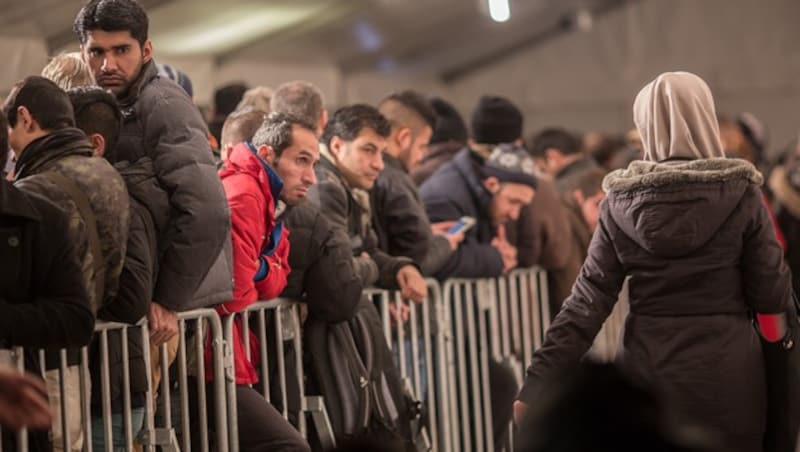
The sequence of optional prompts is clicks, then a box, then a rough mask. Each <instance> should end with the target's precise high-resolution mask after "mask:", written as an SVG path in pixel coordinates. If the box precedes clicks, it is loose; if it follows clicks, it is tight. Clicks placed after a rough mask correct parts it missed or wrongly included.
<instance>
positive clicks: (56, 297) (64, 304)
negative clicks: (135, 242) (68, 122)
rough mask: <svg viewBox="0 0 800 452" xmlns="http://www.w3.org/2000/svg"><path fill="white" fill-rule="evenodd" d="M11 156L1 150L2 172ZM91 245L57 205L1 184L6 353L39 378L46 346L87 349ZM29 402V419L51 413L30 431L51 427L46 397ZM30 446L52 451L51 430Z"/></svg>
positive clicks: (9, 443) (1, 306) (1, 314)
mask: <svg viewBox="0 0 800 452" xmlns="http://www.w3.org/2000/svg"><path fill="white" fill-rule="evenodd" d="M7 148H8V123H7V122H6V117H5V115H4V114H3V113H0V149H2V150H5V149H7ZM7 158H8V153H6V152H0V167H2V166H4V165H5V164H6V159H7ZM81 232H82V231H81ZM85 242H86V237H85V234H83V235H80V236H79V237H77V238H76V237H75V236H74V235H72V234H71V232H70V227H69V222H68V217H67V215H66V214H65V213H64V211H62V210H61V209H59V208H58V207H57V206H56V205H55V204H53V203H52V202H50V201H48V200H46V199H45V198H43V197H40V196H38V195H35V194H33V193H27V194H26V193H24V192H23V191H21V190H19V189H17V188H15V187H13V186H12V185H11V183H9V182H8V181H6V180H5V179H0V267H2V268H3V271H2V272H0V348H4V349H7V348H11V347H25V348H26V361H27V363H26V367H27V368H28V369H29V370H31V371H33V372H36V373H39V372H41V370H40V369H41V368H40V366H39V362H38V361H39V352H38V350H39V349H40V348H62V347H82V346H84V345H87V344H88V343H89V341H90V340H91V337H92V332H93V330H94V316H93V315H92V311H91V309H90V305H89V294H88V293H87V288H86V285H85V283H84V275H83V271H82V269H81V265H80V261H79V259H78V255H77V253H76V251H77V250H76V247H77V246H79V245H80V244H82V243H85ZM20 378H22V377H21V376H20ZM40 378H41V377H40ZM42 385H43V384H42ZM7 390H8V391H10V392H11V391H15V388H7ZM17 390H19V391H22V390H23V387H22V386H20V387H19V388H17ZM29 396H36V397H37V398H38V399H41V400H40V402H41V403H42V404H37V405H31V406H29V407H25V408H28V409H30V411H29V414H31V415H33V414H47V416H45V418H40V419H43V420H42V421H38V422H36V425H31V427H35V428H43V427H44V426H45V425H48V426H49V425H50V423H49V421H48V418H49V417H50V408H49V406H48V404H47V395H46V394H41V395H40V394H38V393H37V394H32V395H31V394H29ZM23 401H24V402H25V403H30V401H29V400H23V399H20V402H23ZM12 408H16V409H17V410H19V409H20V408H21V407H7V411H8V413H7V414H8V416H12V414H13V413H12ZM45 412H46V413H45ZM21 417H22V416H21ZM18 420H21V419H18ZM6 426H7V425H4V427H6ZM8 426H9V427H13V428H18V427H20V426H19V425H13V424H12V425H8ZM45 428H46V427H45ZM15 440H16V435H3V437H2V447H3V449H5V450H15V449H16V445H15V444H13V442H14V441H15ZM28 440H29V446H30V449H31V450H36V451H50V450H51V449H50V444H49V441H48V440H47V433H46V432H39V431H33V432H31V434H30V436H29V438H28Z"/></svg>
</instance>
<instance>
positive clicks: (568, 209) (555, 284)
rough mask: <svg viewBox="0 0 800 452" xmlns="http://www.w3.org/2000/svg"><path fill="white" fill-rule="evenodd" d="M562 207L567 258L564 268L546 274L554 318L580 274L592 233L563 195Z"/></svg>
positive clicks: (572, 202)
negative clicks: (565, 218)
mask: <svg viewBox="0 0 800 452" xmlns="http://www.w3.org/2000/svg"><path fill="white" fill-rule="evenodd" d="M562 203H563V204H562V205H563V207H564V212H565V215H566V217H567V222H568V223H569V240H570V242H571V243H570V245H569V246H568V247H567V248H568V249H569V251H570V252H569V255H568V256H567V260H566V265H564V267H562V268H559V269H555V270H551V271H549V272H548V274H547V276H548V282H549V287H550V313H551V315H553V316H555V315H556V314H557V313H558V311H559V310H560V309H561V305H562V304H563V303H564V300H566V299H567V297H569V295H570V294H571V293H572V286H573V284H575V280H576V279H578V274H580V272H581V266H583V261H585V260H586V254H587V252H588V251H589V242H590V241H591V240H592V231H590V230H589V227H588V226H587V225H586V221H585V220H584V219H583V213H581V208H580V206H579V205H578V203H577V202H575V200H574V199H571V198H568V197H567V195H565V196H564V197H563V198H562Z"/></svg>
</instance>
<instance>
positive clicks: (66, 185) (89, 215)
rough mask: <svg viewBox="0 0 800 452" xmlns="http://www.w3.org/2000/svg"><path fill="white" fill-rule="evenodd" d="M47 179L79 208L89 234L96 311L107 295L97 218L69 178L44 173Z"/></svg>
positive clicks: (56, 173) (83, 194) (55, 173)
mask: <svg viewBox="0 0 800 452" xmlns="http://www.w3.org/2000/svg"><path fill="white" fill-rule="evenodd" d="M44 174H45V175H47V177H48V178H49V179H50V181H52V182H53V183H54V184H56V185H57V186H58V187H59V188H60V189H62V190H64V191H65V192H66V193H67V195H69V197H70V198H71V199H72V201H73V202H74V203H75V205H76V206H77V207H78V212H79V213H80V214H81V218H83V221H84V223H86V228H87V230H88V232H89V248H90V249H91V251H92V263H93V268H94V295H95V306H93V307H92V309H93V310H94V311H97V309H98V308H99V307H100V306H101V305H102V304H103V295H104V294H105V280H106V278H105V276H106V265H105V259H104V258H103V248H102V246H101V244H100V234H99V233H98V232H97V218H96V217H95V215H94V211H92V207H91V206H90V205H89V198H87V196H86V194H85V193H83V191H81V189H80V188H79V187H78V186H77V185H76V184H75V182H73V181H72V180H70V179H69V178H68V177H66V176H64V175H63V174H61V173H58V172H56V171H48V172H46V173H44Z"/></svg>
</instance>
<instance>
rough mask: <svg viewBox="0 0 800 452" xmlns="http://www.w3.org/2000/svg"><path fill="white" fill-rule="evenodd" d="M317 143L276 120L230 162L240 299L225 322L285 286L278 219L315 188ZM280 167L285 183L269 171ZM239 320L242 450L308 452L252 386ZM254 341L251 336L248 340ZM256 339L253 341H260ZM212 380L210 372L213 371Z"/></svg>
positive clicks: (225, 177) (297, 124) (290, 122)
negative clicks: (290, 206) (276, 166)
mask: <svg viewBox="0 0 800 452" xmlns="http://www.w3.org/2000/svg"><path fill="white" fill-rule="evenodd" d="M318 160H319V144H318V142H317V138H316V136H315V135H314V132H313V125H312V124H306V123H305V122H303V121H301V120H298V119H296V118H294V117H292V116H290V115H287V114H283V113H273V114H271V115H270V116H269V117H268V118H267V119H266V121H264V124H263V125H262V126H261V127H260V128H259V129H258V131H257V132H256V134H255V136H254V137H253V139H252V141H250V142H244V143H239V144H238V145H236V146H235V147H234V148H233V149H232V150H231V152H230V154H229V155H228V159H227V160H225V162H224V166H225V167H224V168H223V169H222V170H220V177H221V178H222V184H223V186H224V188H225V193H226V195H227V197H228V203H229V205H230V210H231V224H232V228H231V233H232V238H233V263H234V297H233V300H231V301H229V302H227V303H224V304H222V305H219V306H217V307H216V310H217V312H218V313H220V315H223V316H224V315H228V314H233V313H236V312H239V311H242V310H244V309H245V308H247V306H249V305H251V304H253V303H255V302H256V301H258V300H269V299H272V298H275V297H277V296H278V294H280V292H281V291H282V290H283V289H284V287H285V286H286V277H287V275H288V274H289V272H290V267H289V264H288V254H289V240H288V235H289V230H288V228H286V227H285V226H284V225H283V223H282V222H281V221H280V220H279V219H278V217H279V216H280V214H281V212H282V211H283V210H284V209H285V208H286V206H285V204H296V203H299V202H300V201H302V200H303V198H305V196H306V193H307V192H308V189H309V188H310V187H311V186H312V185H313V184H314V183H315V182H316V177H315V175H314V165H315V164H316V162H317V161H318ZM278 161H280V162H281V165H282V166H283V168H284V171H283V174H282V175H283V178H281V177H279V176H278V175H277V174H276V173H275V171H274V170H273V169H272V168H271V167H270V165H276V163H277V162H278ZM241 328H242V324H241V319H239V318H237V319H236V320H235V321H234V326H233V357H234V372H235V379H236V385H237V386H236V399H237V419H238V431H239V444H240V447H241V449H242V450H253V451H256V450H259V451H260V450H264V451H266V450H292V451H294V450H297V451H306V450H309V447H308V444H307V443H306V442H305V440H303V438H302V437H301V436H300V434H299V433H298V432H297V431H296V430H295V429H294V428H293V427H292V426H291V425H290V424H289V423H288V422H287V421H286V420H285V419H284V418H283V417H281V415H280V413H278V411H277V410H276V409H275V408H274V407H273V406H272V405H270V404H269V402H268V401H267V400H266V399H264V397H263V396H261V395H260V394H259V393H258V392H257V391H256V390H255V389H253V388H252V387H250V386H249V385H251V384H255V383H257V382H258V375H257V374H256V370H255V365H257V359H258V357H257V356H256V355H257V354H256V355H251V356H248V355H247V354H246V349H247V348H246V346H245V344H244V340H243V338H242V330H241ZM250 334H251V333H250ZM255 340H256V339H255V337H253V336H250V342H251V343H253V342H254V341H255ZM209 375H211V373H210V372H209Z"/></svg>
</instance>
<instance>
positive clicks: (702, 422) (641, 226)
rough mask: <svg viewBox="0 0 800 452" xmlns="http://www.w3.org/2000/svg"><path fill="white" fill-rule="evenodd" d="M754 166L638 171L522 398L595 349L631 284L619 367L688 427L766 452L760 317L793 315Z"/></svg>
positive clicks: (650, 166)
mask: <svg viewBox="0 0 800 452" xmlns="http://www.w3.org/2000/svg"><path fill="white" fill-rule="evenodd" d="M761 183H762V176H761V174H760V173H758V172H757V171H756V169H755V168H754V167H753V166H752V165H751V164H749V163H747V162H745V161H743V160H733V159H709V160H695V161H690V162H685V163H673V162H669V163H652V162H633V163H632V164H631V165H630V166H629V167H628V169H627V170H619V171H615V172H613V173H611V174H610V175H609V176H607V177H606V179H605V182H604V184H603V185H604V189H605V191H606V192H607V193H608V198H607V199H606V200H605V201H604V202H603V204H601V209H600V222H599V224H598V227H597V231H596V232H595V234H594V237H593V238H592V242H591V245H590V247H589V253H588V257H587V259H586V262H585V263H584V265H583V268H582V269H581V273H580V275H579V276H578V280H577V281H576V283H575V286H574V288H573V290H572V295H570V296H569V298H567V299H566V301H565V302H564V307H563V308H562V310H561V312H559V313H558V316H556V319H555V321H554V322H553V324H552V326H551V327H550V329H549V330H548V331H547V336H546V338H545V341H544V344H543V346H542V347H541V348H540V349H539V350H538V351H536V353H534V356H533V360H532V362H531V365H530V367H529V368H528V371H527V378H526V382H525V386H524V387H523V389H522V392H521V393H520V398H521V399H523V400H527V401H528V402H530V403H535V401H536V398H537V393H538V392H539V390H541V389H542V388H541V387H540V383H541V382H542V381H543V379H544V377H545V376H548V375H552V374H553V372H554V371H557V370H564V369H566V368H567V367H569V366H570V365H571V364H573V363H577V362H578V360H579V359H580V358H581V357H582V356H583V354H584V353H585V352H586V351H587V350H588V349H589V347H590V346H591V343H592V340H593V339H594V337H595V336H596V335H597V333H598V331H599V330H600V327H601V326H602V324H603V322H604V321H605V319H606V317H608V315H609V314H610V313H611V310H612V309H613V307H614V304H615V302H616V300H617V296H618V294H619V291H620V289H621V288H622V284H623V282H624V280H625V279H626V277H627V278H629V299H630V314H629V316H628V318H627V320H626V322H625V330H624V336H623V339H622V343H621V348H622V350H621V353H620V354H619V355H618V356H620V359H621V364H622V365H623V366H624V367H625V368H627V369H628V370H629V371H630V372H631V373H632V374H633V375H635V376H636V377H638V378H640V379H641V380H642V381H643V382H644V383H645V384H647V385H649V386H650V387H653V388H656V389H657V390H659V391H660V392H661V393H662V395H663V396H664V397H665V400H667V401H669V402H670V403H671V404H673V405H674V407H675V409H676V411H677V413H678V414H679V415H680V416H681V419H682V420H683V421H685V422H687V423H688V424H689V425H694V426H700V427H703V428H705V429H707V430H708V431H709V432H712V433H714V434H716V435H717V436H718V437H719V438H720V439H722V440H723V442H724V443H725V445H726V447H725V449H724V450H729V451H741V452H745V451H747V452H757V451H760V450H761V442H762V437H763V434H764V431H765V416H766V387H765V381H764V364H763V357H762V351H761V344H760V341H759V338H758V336H757V333H756V331H755V329H754V328H753V325H752V323H751V320H750V315H751V312H753V311H755V312H761V313H767V314H771V313H782V312H785V311H786V309H787V307H788V306H789V303H790V302H791V298H792V284H791V275H790V274H789V270H788V268H787V267H786V265H785V263H784V262H783V252H782V250H781V247H780V245H779V244H778V242H777V240H776V238H775V232H774V230H773V227H772V223H771V221H770V218H769V216H768V214H767V209H766V208H765V206H764V204H763V201H762V197H761V191H760V189H759V185H760V184H761Z"/></svg>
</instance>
